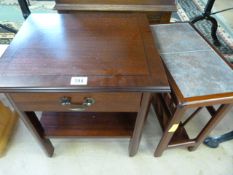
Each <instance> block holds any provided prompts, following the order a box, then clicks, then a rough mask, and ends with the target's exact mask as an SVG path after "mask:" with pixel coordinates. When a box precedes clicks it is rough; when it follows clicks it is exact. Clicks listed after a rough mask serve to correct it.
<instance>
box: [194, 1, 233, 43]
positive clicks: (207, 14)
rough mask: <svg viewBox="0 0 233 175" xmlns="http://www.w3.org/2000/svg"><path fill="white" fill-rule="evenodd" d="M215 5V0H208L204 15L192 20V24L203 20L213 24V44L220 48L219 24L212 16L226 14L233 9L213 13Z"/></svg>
mask: <svg viewBox="0 0 233 175" xmlns="http://www.w3.org/2000/svg"><path fill="white" fill-rule="evenodd" d="M214 3H215V0H208V1H207V3H206V6H205V9H204V12H203V14H202V15H199V16H196V17H195V18H194V19H192V21H191V22H192V23H193V24H194V23H196V22H198V21H201V20H208V21H210V22H211V24H212V27H211V36H212V39H213V43H214V45H215V46H220V45H221V43H220V42H219V40H218V37H217V35H216V33H217V29H218V22H217V20H216V19H215V18H214V17H212V15H215V14H217V13H221V12H225V11H228V10H232V9H233V7H231V8H227V9H223V10H220V11H217V12H211V11H212V8H213V6H214Z"/></svg>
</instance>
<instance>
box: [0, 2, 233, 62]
mask: <svg viewBox="0 0 233 175" xmlns="http://www.w3.org/2000/svg"><path fill="white" fill-rule="evenodd" d="M30 3H31V6H30V9H31V11H32V12H33V13H37V12H39V13H48V12H49V13H54V12H55V11H53V10H52V8H53V6H54V2H53V1H33V0H31V1H30ZM177 6H178V12H177V13H174V14H173V15H172V20H171V21H173V22H174V21H190V20H191V19H192V18H193V17H195V16H197V15H200V14H201V13H202V11H203V9H204V6H205V3H203V2H202V0H178V4H177ZM0 11H1V13H0V23H1V24H5V25H7V26H9V27H12V28H15V29H19V28H20V26H21V25H22V23H23V21H24V19H23V17H22V14H21V11H20V8H19V6H18V2H17V0H0ZM9 11H10V12H11V13H9ZM195 26H196V27H197V28H198V29H199V30H200V31H201V32H202V33H203V35H204V36H205V37H206V38H207V39H208V40H209V41H210V42H211V43H212V38H211V35H210V28H211V24H210V23H209V22H208V21H206V20H203V21H200V22H197V23H196V24H195ZM226 31H227V30H225V29H224V28H223V26H220V25H219V27H218V32H217V36H218V38H219V40H220V42H221V46H219V47H217V49H218V50H219V51H220V52H221V53H222V54H223V55H224V56H225V57H226V58H227V59H228V60H229V61H231V62H233V36H230V35H229V34H228V33H227V32H226ZM13 37H14V34H12V33H9V32H7V31H5V30H3V29H1V28H0V44H9V43H10V41H11V40H12V38H13Z"/></svg>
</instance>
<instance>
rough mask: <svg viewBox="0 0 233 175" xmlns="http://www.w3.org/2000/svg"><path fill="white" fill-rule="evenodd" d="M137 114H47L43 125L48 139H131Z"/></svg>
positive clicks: (43, 118) (43, 116) (44, 114)
mask: <svg viewBox="0 0 233 175" xmlns="http://www.w3.org/2000/svg"><path fill="white" fill-rule="evenodd" d="M136 116H137V113H124V112H121V113H109V112H104V113H91V112H90V113H87V112H85V113H82V112H81V113H69V112H66V113H54V112H45V113H43V115H42V118H41V123H42V126H43V127H44V130H45V135H46V137H87V136H90V137H91V136H92V137H93V136H99V137H112V136H114V137H116V136H117V137H126V136H127V137H130V136H131V135H132V133H133V129H134V124H135V120H136Z"/></svg>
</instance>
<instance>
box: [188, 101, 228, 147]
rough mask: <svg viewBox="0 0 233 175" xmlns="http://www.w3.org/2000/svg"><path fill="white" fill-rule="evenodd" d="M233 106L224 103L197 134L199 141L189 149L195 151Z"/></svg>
mask: <svg viewBox="0 0 233 175" xmlns="http://www.w3.org/2000/svg"><path fill="white" fill-rule="evenodd" d="M231 108H232V105H231V104H223V105H221V106H220V107H219V109H218V110H217V111H216V113H215V115H214V116H213V117H212V118H211V119H210V120H209V122H208V123H207V124H206V126H205V127H204V128H203V129H202V131H201V132H200V133H199V135H198V136H197V139H196V140H197V142H196V144H195V146H192V147H188V149H189V151H194V150H196V148H197V147H198V146H199V145H200V144H201V143H202V142H203V141H204V139H205V138H206V137H207V136H208V135H209V134H210V132H211V131H212V130H213V129H214V128H215V126H216V125H217V124H218V123H219V122H220V121H221V119H222V118H223V117H224V115H225V114H226V113H227V112H229V111H230V109H231Z"/></svg>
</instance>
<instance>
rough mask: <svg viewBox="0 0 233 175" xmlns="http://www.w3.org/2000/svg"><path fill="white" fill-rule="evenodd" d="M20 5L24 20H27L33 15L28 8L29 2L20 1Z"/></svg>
mask: <svg viewBox="0 0 233 175" xmlns="http://www.w3.org/2000/svg"><path fill="white" fill-rule="evenodd" d="M18 3H19V6H20V9H21V11H22V14H23V17H24V19H27V17H28V16H29V15H30V14H31V11H30V9H29V7H28V2H27V1H26V0H18Z"/></svg>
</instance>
